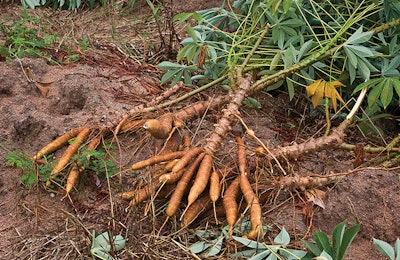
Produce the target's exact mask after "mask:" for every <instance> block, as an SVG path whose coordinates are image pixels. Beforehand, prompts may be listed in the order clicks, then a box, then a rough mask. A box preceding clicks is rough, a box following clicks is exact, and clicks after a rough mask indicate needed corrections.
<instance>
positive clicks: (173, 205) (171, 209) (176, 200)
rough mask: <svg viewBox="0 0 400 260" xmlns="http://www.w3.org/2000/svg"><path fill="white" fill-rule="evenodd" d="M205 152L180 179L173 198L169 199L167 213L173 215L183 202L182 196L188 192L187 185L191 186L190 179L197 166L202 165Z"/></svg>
mask: <svg viewBox="0 0 400 260" xmlns="http://www.w3.org/2000/svg"><path fill="white" fill-rule="evenodd" d="M204 155H205V154H204V153H201V154H200V155H199V156H197V158H196V159H195V160H194V162H192V164H190V165H189V167H187V169H186V171H185V172H184V173H183V176H182V178H181V179H180V180H179V181H178V184H177V185H176V188H175V191H174V193H172V196H171V199H170V200H169V203H168V207H167V209H166V211H165V212H166V213H167V215H168V216H170V217H172V216H173V215H174V214H175V212H176V210H177V209H178V207H179V204H180V203H181V200H182V197H183V195H184V194H185V192H186V189H187V187H188V186H189V183H190V180H191V179H192V177H193V175H194V173H195V171H196V170H197V167H198V166H199V165H200V163H201V161H202V160H203V158H204Z"/></svg>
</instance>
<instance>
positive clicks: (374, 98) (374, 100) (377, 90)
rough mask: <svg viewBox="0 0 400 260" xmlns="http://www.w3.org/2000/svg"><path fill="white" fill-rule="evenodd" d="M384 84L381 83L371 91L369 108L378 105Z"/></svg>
mask: <svg viewBox="0 0 400 260" xmlns="http://www.w3.org/2000/svg"><path fill="white" fill-rule="evenodd" d="M383 86H384V85H383V84H382V82H380V83H379V84H378V85H376V86H375V87H373V88H372V89H371V91H370V92H369V93H368V96H367V100H368V106H369V108H372V107H373V106H374V105H376V104H377V102H378V99H379V97H380V95H381V93H382V88H383Z"/></svg>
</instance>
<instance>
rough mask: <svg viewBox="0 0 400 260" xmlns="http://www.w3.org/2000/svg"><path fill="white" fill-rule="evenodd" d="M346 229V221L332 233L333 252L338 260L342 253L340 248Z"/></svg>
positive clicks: (338, 225)
mask: <svg viewBox="0 0 400 260" xmlns="http://www.w3.org/2000/svg"><path fill="white" fill-rule="evenodd" d="M345 228H346V221H343V222H341V223H339V224H337V225H336V227H335V228H334V229H333V232H332V251H333V253H334V254H335V259H337V257H338V255H339V252H340V247H341V245H342V240H343V236H344V230H345Z"/></svg>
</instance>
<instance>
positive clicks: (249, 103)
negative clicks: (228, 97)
mask: <svg viewBox="0 0 400 260" xmlns="http://www.w3.org/2000/svg"><path fill="white" fill-rule="evenodd" d="M243 104H245V105H246V106H247V107H249V108H255V109H261V108H262V106H261V104H260V102H258V100H257V99H255V98H252V97H249V98H247V99H245V100H244V101H243Z"/></svg>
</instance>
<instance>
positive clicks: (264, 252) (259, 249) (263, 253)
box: [231, 228, 307, 260]
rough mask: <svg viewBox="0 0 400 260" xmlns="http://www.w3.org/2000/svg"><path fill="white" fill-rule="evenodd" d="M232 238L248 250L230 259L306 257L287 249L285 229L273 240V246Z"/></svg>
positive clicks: (299, 251)
mask: <svg viewBox="0 0 400 260" xmlns="http://www.w3.org/2000/svg"><path fill="white" fill-rule="evenodd" d="M232 238H233V239H234V240H235V241H237V242H239V243H241V244H243V245H244V246H246V247H248V248H250V249H247V250H244V251H241V252H238V253H235V254H232V255H231V257H232V258H246V259H252V260H262V259H288V260H292V259H302V258H303V257H305V256H306V254H307V252H306V251H303V250H296V249H291V248H288V246H289V244H290V236H289V233H288V232H287V231H286V229H285V228H282V229H281V232H280V233H279V234H278V235H277V236H276V237H275V238H274V244H273V245H267V244H265V243H260V242H257V241H253V240H249V239H247V238H243V237H237V236H232Z"/></svg>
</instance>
